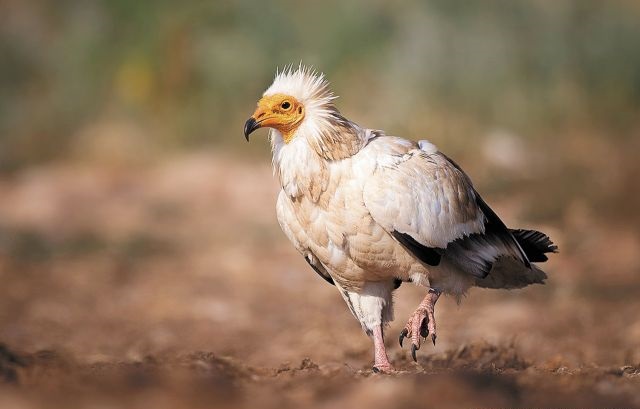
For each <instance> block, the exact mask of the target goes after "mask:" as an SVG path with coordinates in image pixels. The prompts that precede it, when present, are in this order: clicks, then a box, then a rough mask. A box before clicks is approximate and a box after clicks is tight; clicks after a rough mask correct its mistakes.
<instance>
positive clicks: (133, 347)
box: [0, 153, 640, 408]
mask: <svg viewBox="0 0 640 409" xmlns="http://www.w3.org/2000/svg"><path fill="white" fill-rule="evenodd" d="M276 191H277V188H276V184H275V182H274V181H273V179H272V177H271V170H270V168H269V165H268V164H267V163H264V162H260V163H249V162H247V161H246V160H245V161H238V160H237V159H236V158H231V157H226V156H224V155H222V154H216V153H213V154H211V153H207V154H201V155H190V156H185V157H181V158H177V159H173V160H171V161H167V162H163V163H157V164H153V165H146V166H143V167H138V168H136V167H131V166H127V167H123V168H119V167H115V166H108V165H101V166H96V165H95V164H93V165H88V164H87V165H83V164H75V165H57V166H49V167H44V168H39V169H33V168H32V169H29V170H26V171H24V172H22V173H19V174H16V175H14V176H11V177H6V178H4V179H0V197H1V198H2V200H1V201H0V279H1V282H2V286H1V287H0V407H3V408H4V407H7V408H9V407H10V408H34V407H53V408H56V407H65V408H67V407H100V408H107V407H134V408H135V407H141V408H142V407H144V408H148V407H158V408H164V407H167V408H180V407H187V408H198V407H212V406H221V407H239V406H250V407H256V406H260V407H286V406H292V407H307V406H311V405H313V406H317V407H335V406H346V407H348V406H353V407H362V406H364V405H367V406H368V407H372V408H376V407H394V406H399V407H406V408H410V407H445V408H446V407H640V393H638V391H640V348H639V345H640V321H639V320H638V318H637V312H638V307H639V306H640V301H639V299H638V297H637V294H638V290H639V289H640V278H639V276H638V271H640V256H639V255H638V252H637V249H638V245H639V244H640V243H639V238H638V235H637V234H636V232H634V231H632V230H630V229H628V230H627V229H625V228H624V227H620V226H618V227H616V228H615V230H614V229H613V228H612V227H611V226H608V225H607V224H605V223H597V221H594V219H593V218H592V215H591V214H589V212H588V211H586V210H584V209H583V208H582V207H580V206H579V205H576V206H573V207H571V206H569V207H570V210H567V213H566V214H560V215H558V218H557V219H558V220H557V224H555V223H554V225H553V226H543V225H542V226H541V225H536V226H535V227H536V228H539V229H541V230H545V231H547V232H548V233H550V234H551V235H552V237H553V238H554V240H555V241H556V242H558V244H559V245H560V246H561V250H562V253H560V254H558V255H557V256H556V257H554V258H553V259H552V260H551V262H550V263H549V264H548V265H547V266H546V270H547V272H548V273H549V275H550V280H549V282H548V284H547V285H545V286H534V287H530V288H527V289H524V290H519V291H512V292H506V291H489V290H473V291H471V292H470V294H469V296H468V297H466V298H465V299H464V300H463V302H462V303H461V304H460V305H457V304H456V303H455V302H454V301H453V300H450V299H443V300H441V301H440V302H439V303H438V307H437V310H436V316H437V318H438V320H439V321H438V324H439V327H438V328H439V338H438V345H437V346H436V347H433V346H431V345H427V346H425V347H423V348H422V349H421V350H420V351H419V362H418V363H417V364H414V363H413V362H412V361H411V360H410V359H409V357H408V351H407V350H406V348H405V350H401V349H400V348H399V346H398V345H397V334H398V333H399V331H400V329H401V327H402V325H403V324H404V322H405V321H406V318H407V317H408V316H409V314H410V313H411V311H412V310H413V308H414V307H415V305H417V303H418V302H419V300H420V298H421V295H422V294H423V292H422V291H421V290H420V289H418V288H415V287H413V286H411V285H406V284H405V285H403V286H402V287H401V288H400V289H399V290H398V292H397V293H396V320H395V321H394V322H393V323H392V325H391V327H390V328H389V329H388V331H387V332H388V334H389V335H390V336H389V339H388V346H389V352H390V358H391V359H392V361H393V362H394V364H395V365H396V366H397V367H398V368H399V369H401V371H400V372H399V373H398V374H396V375H393V376H384V375H378V374H373V373H372V372H371V370H370V367H371V360H372V351H371V344H370V341H369V339H368V338H367V337H366V336H365V335H364V334H363V333H362V331H361V330H360V328H359V325H358V324H357V323H356V322H355V320H354V319H353V318H352V317H351V315H350V314H349V312H348V310H347V308H346V306H345V305H344V304H343V301H342V300H341V298H340V296H339V295H338V293H337V292H336V291H335V289H334V288H333V287H332V286H329V285H328V284H326V283H325V282H324V281H323V280H321V279H320V278H318V277H317V276H316V275H315V274H314V273H313V272H312V271H311V270H310V269H309V268H308V266H306V264H305V262H304V260H302V258H301V257H299V255H298V254H296V253H295V251H294V250H293V248H292V247H291V246H290V244H289V243H287V241H286V239H285V238H284V236H283V234H282V233H281V232H280V230H279V227H278V225H277V222H276V220H275V214H274V203H275V196H276ZM487 199H488V200H489V201H490V202H491V203H492V204H493V205H494V207H495V208H496V210H497V211H498V213H500V214H502V215H503V216H504V219H505V220H506V221H508V222H509V224H512V225H522V226H527V225H530V223H524V222H520V223H518V220H519V219H520V218H522V215H521V214H520V209H521V203H523V202H524V201H526V200H527V199H532V198H527V197H526V196H523V197H517V198H513V199H509V200H505V201H502V202H497V203H496V202H495V201H494V200H491V198H490V197H487ZM531 227H533V226H531ZM587 227H588V228H587ZM607 243H616V245H615V246H611V245H608V246H607V245H606V244H607ZM603 247H606V248H607V249H608V250H607V257H606V258H604V257H603V256H602V252H601V251H600V250H601V249H602V248H603Z"/></svg>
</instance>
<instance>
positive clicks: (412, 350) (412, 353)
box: [411, 344, 418, 362]
mask: <svg viewBox="0 0 640 409" xmlns="http://www.w3.org/2000/svg"><path fill="white" fill-rule="evenodd" d="M417 350H418V347H417V346H416V344H411V358H413V362H418V358H416V351H417Z"/></svg>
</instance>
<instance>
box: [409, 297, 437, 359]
mask: <svg viewBox="0 0 640 409" xmlns="http://www.w3.org/2000/svg"><path fill="white" fill-rule="evenodd" d="M439 297H440V291H437V290H434V289H429V292H428V293H427V295H426V296H425V297H424V299H423V300H422V302H421V303H420V305H418V308H416V310H415V312H414V313H413V315H412V316H411V318H410V319H409V322H407V325H405V327H404V329H403V330H402V332H401V333H400V347H402V341H403V340H404V338H405V337H407V336H410V337H411V357H412V358H413V360H414V361H416V362H417V358H416V351H417V350H418V349H420V343H421V338H426V337H427V336H428V335H429V334H431V340H432V341H433V345H434V346H435V345H436V318H435V316H434V312H435V307H436V301H438V298H439Z"/></svg>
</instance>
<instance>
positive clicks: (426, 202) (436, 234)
mask: <svg viewBox="0 0 640 409" xmlns="http://www.w3.org/2000/svg"><path fill="white" fill-rule="evenodd" d="M420 147H422V148H423V149H420V148H417V147H416V148H414V149H411V150H409V151H407V152H406V153H404V154H401V155H393V157H392V158H385V160H384V161H381V162H382V163H381V164H380V165H379V166H378V167H377V169H376V171H375V172H374V174H373V175H372V176H371V177H370V178H369V180H368V181H367V182H366V184H365V187H364V192H363V199H364V203H365V206H366V207H367V208H368V210H369V212H370V213H371V216H372V217H373V219H374V220H375V221H376V222H377V223H379V224H380V225H381V226H382V227H383V228H384V229H385V230H386V231H387V232H388V233H389V234H391V235H393V236H394V237H395V238H396V240H398V241H399V242H401V244H403V245H404V246H405V247H408V248H409V250H413V249H411V247H415V246H416V245H421V246H422V247H423V248H422V249H421V250H422V252H423V254H424V255H425V258H423V257H420V256H418V255H417V254H416V251H412V253H414V254H415V255H416V256H417V257H418V258H420V259H421V260H423V261H424V262H426V263H427V264H431V265H436V264H437V262H438V261H439V258H438V257H437V256H438V254H441V253H442V252H443V251H444V250H445V249H446V248H447V246H448V245H449V243H451V242H453V241H455V240H456V239H460V238H462V237H464V236H469V235H471V234H474V233H484V228H485V216H484V214H483V212H482V210H481V209H480V207H479V206H478V204H477V200H476V199H477V198H476V192H475V190H474V189H473V186H472V184H471V181H470V180H469V178H468V177H467V176H466V175H465V174H464V173H463V172H462V171H461V170H460V169H458V168H457V167H456V166H454V165H453V164H452V163H451V162H450V161H449V160H448V159H447V158H446V156H444V155H443V154H441V153H440V152H438V151H436V150H435V149H434V148H433V145H430V144H429V146H427V148H428V149H424V144H421V145H420ZM387 159H389V160H387ZM407 236H409V237H408V238H407ZM402 238H404V240H402ZM410 239H412V240H410ZM403 241H404V242H403ZM427 259H428V260H427ZM434 263H435V264H434Z"/></svg>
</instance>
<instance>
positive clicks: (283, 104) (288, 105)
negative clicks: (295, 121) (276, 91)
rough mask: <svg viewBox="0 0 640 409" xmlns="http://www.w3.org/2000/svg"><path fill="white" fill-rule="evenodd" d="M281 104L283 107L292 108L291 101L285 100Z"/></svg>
mask: <svg viewBox="0 0 640 409" xmlns="http://www.w3.org/2000/svg"><path fill="white" fill-rule="evenodd" d="M280 106H281V107H282V109H289V108H291V103H290V102H289V101H284V102H283V103H282V104H281V105H280Z"/></svg>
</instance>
